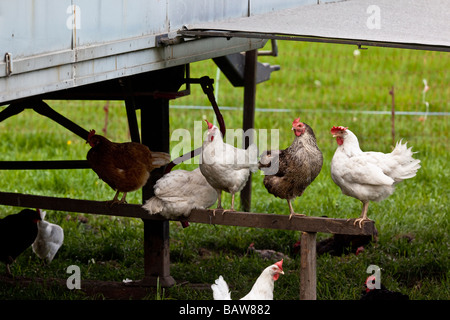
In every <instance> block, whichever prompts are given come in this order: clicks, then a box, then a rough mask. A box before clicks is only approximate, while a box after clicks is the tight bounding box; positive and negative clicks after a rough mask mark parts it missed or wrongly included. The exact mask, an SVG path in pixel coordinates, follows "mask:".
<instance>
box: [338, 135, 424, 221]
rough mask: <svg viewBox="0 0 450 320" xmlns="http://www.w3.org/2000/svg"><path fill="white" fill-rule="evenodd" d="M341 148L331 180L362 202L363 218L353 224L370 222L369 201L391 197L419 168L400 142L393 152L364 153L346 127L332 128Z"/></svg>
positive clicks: (409, 149) (410, 153)
mask: <svg viewBox="0 0 450 320" xmlns="http://www.w3.org/2000/svg"><path fill="white" fill-rule="evenodd" d="M331 134H332V135H333V137H336V141H337V144H338V148H337V150H336V152H335V153H334V156H333V159H332V160H331V178H332V179H333V181H334V183H336V184H337V185H338V186H339V187H340V188H341V190H342V193H343V194H345V195H347V196H350V197H353V198H356V199H358V200H360V201H361V202H362V203H363V207H362V212H361V216H360V218H358V219H355V222H354V224H356V223H359V226H360V227H361V224H362V223H363V222H364V221H370V219H369V218H367V210H368V208H369V201H381V200H384V199H386V198H387V197H388V196H390V195H391V194H392V193H393V192H394V190H395V185H396V184H397V183H399V182H401V181H403V180H405V179H409V178H412V177H414V176H415V175H416V172H417V170H419V168H420V165H419V163H420V160H417V159H414V158H413V157H412V155H413V154H414V152H412V151H411V147H410V148H407V144H406V143H405V144H402V142H401V141H399V142H397V144H396V146H395V148H394V150H393V151H392V152H391V153H382V152H363V151H362V150H361V149H360V148H359V143H358V138H357V137H356V136H355V134H354V133H353V132H351V131H350V130H348V128H347V127H342V126H339V127H333V128H332V129H331Z"/></svg>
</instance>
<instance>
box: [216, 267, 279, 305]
mask: <svg viewBox="0 0 450 320" xmlns="http://www.w3.org/2000/svg"><path fill="white" fill-rule="evenodd" d="M280 274H284V272H283V260H280V261H278V262H276V263H274V264H273V265H271V266H268V267H267V268H265V269H264V270H263V272H262V273H261V275H260V276H259V277H258V279H256V282H255V284H254V285H253V287H252V289H251V290H250V292H249V293H248V294H247V295H246V296H244V297H243V298H241V299H240V300H273V289H274V283H275V281H277V280H278V278H279V277H280ZM211 289H212V291H213V297H214V300H231V294H230V290H229V288H228V284H227V283H226V282H225V280H224V279H223V277H222V276H219V278H218V279H216V281H215V283H214V284H212V285H211Z"/></svg>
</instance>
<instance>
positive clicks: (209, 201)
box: [142, 168, 217, 219]
mask: <svg viewBox="0 0 450 320" xmlns="http://www.w3.org/2000/svg"><path fill="white" fill-rule="evenodd" d="M153 190H154V192H155V196H153V197H152V198H150V199H148V200H147V201H146V202H145V204H144V205H143V206H142V207H143V208H144V209H146V210H147V211H148V212H149V213H150V214H157V213H160V214H161V215H162V216H163V217H165V218H167V219H176V218H178V217H180V216H185V217H187V216H189V213H190V212H191V210H192V209H206V208H209V207H210V206H212V205H213V204H214V203H215V202H216V200H217V193H216V190H215V189H214V188H213V187H211V186H210V185H209V184H208V182H207V181H206V179H205V177H204V176H203V175H202V173H201V172H200V169H199V168H197V169H195V170H193V171H186V170H174V171H171V172H169V173H167V174H165V175H164V176H162V177H161V178H160V179H159V180H158V181H156V184H155V186H154V187H153Z"/></svg>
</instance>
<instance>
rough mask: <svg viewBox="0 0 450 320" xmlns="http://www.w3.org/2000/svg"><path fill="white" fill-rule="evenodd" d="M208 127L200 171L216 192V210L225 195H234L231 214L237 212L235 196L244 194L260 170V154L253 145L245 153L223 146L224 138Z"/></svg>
mask: <svg viewBox="0 0 450 320" xmlns="http://www.w3.org/2000/svg"><path fill="white" fill-rule="evenodd" d="M205 121H206V123H207V124H208V135H207V137H206V139H205V141H204V142H203V145H202V155H201V162H200V165H199V167H200V170H201V172H202V174H203V175H204V176H205V178H206V180H207V181H208V183H209V184H210V185H211V186H212V187H213V188H214V189H215V190H216V191H217V198H218V202H217V209H222V201H221V193H222V191H225V192H229V193H231V210H232V211H234V210H235V209H234V196H235V194H236V193H237V192H239V191H241V190H242V189H243V188H244V186H245V184H246V183H247V180H248V178H249V176H250V172H256V171H257V170H258V150H257V148H256V145H254V144H252V145H250V146H249V147H248V148H247V149H246V150H244V149H239V148H235V147H233V146H232V145H230V144H227V143H224V142H223V138H222V134H221V132H220V131H219V128H217V127H216V126H215V125H213V124H212V123H210V122H208V120H205Z"/></svg>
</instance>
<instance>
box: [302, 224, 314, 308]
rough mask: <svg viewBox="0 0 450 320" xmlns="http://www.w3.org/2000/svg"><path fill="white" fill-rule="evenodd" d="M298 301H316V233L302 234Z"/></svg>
mask: <svg viewBox="0 0 450 320" xmlns="http://www.w3.org/2000/svg"><path fill="white" fill-rule="evenodd" d="M300 241H301V257H300V300H316V285H317V278H316V233H315V232H302V236H301V240H300Z"/></svg>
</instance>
